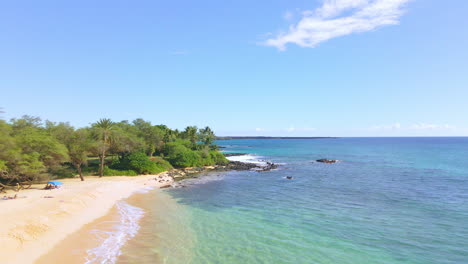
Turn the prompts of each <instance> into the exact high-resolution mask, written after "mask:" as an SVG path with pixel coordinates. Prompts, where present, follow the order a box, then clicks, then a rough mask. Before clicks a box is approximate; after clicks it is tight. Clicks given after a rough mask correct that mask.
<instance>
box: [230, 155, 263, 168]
mask: <svg viewBox="0 0 468 264" xmlns="http://www.w3.org/2000/svg"><path fill="white" fill-rule="evenodd" d="M260 158H262V157H261V156H255V155H252V154H246V155H240V156H230V157H227V159H228V160H230V161H239V162H245V163H254V164H258V165H260V166H266V165H267V163H266V161H263V160H261V159H260Z"/></svg>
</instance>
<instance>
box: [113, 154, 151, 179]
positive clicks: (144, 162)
mask: <svg viewBox="0 0 468 264" xmlns="http://www.w3.org/2000/svg"><path fill="white" fill-rule="evenodd" d="M111 168H112V169H117V170H133V171H135V172H136V173H138V174H154V173H157V172H158V167H157V166H156V163H155V162H152V161H151V160H150V159H149V158H148V156H146V154H145V153H143V152H135V153H132V154H130V155H127V156H125V157H123V158H121V159H119V160H117V161H114V162H112V165H111Z"/></svg>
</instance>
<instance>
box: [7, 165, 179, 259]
mask: <svg viewBox="0 0 468 264" xmlns="http://www.w3.org/2000/svg"><path fill="white" fill-rule="evenodd" d="M155 179H156V180H155ZM60 181H62V182H63V183H64V185H62V187H61V188H60V189H54V190H42V189H41V188H43V187H44V184H41V185H35V186H33V187H32V188H31V189H29V190H22V191H20V192H19V193H18V194H17V196H18V198H17V199H13V200H0V209H1V210H0V221H1V222H0V256H1V261H0V262H1V263H5V264H7V263H8V264H10V263H11V264H13V263H14V264H20V263H34V262H35V261H36V260H38V259H39V258H40V257H41V256H42V255H44V254H46V253H47V252H49V251H50V250H52V249H53V248H54V246H56V245H57V244H58V243H59V242H60V241H62V240H63V239H65V238H66V237H67V236H68V235H70V234H72V233H74V232H76V231H78V230H79V229H80V228H81V227H83V226H84V225H86V224H88V223H90V222H92V221H94V220H95V219H97V218H100V217H102V216H105V215H106V214H107V213H108V212H109V211H110V210H111V208H112V207H113V206H114V205H115V203H116V202H117V201H119V200H122V199H125V198H128V197H129V196H130V195H132V194H133V193H135V192H136V191H138V190H140V189H142V188H145V187H156V188H158V187H159V188H160V187H164V186H168V185H170V184H172V182H173V178H172V177H170V176H168V175H167V174H166V173H161V174H159V175H145V176H136V177H124V176H118V177H103V178H98V177H86V180H85V181H84V182H81V181H80V180H79V179H64V180H60ZM3 195H4V194H2V195H1V196H2V197H3ZM7 195H10V196H12V195H14V193H8V194H7Z"/></svg>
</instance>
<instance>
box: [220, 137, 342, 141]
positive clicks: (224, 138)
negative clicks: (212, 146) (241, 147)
mask: <svg viewBox="0 0 468 264" xmlns="http://www.w3.org/2000/svg"><path fill="white" fill-rule="evenodd" d="M330 138H337V137H253V136H252V137H251V136H245V137H237V136H232V137H231V136H226V137H216V140H233V139H330Z"/></svg>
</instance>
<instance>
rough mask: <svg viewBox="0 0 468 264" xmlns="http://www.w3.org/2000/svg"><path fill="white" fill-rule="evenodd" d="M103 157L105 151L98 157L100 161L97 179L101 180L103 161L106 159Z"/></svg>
mask: <svg viewBox="0 0 468 264" xmlns="http://www.w3.org/2000/svg"><path fill="white" fill-rule="evenodd" d="M105 155H106V152H105V151H103V152H102V154H101V155H99V156H100V157H99V158H100V159H101V162H100V164H99V178H101V177H102V176H103V174H104V161H105V159H106V156H105Z"/></svg>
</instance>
